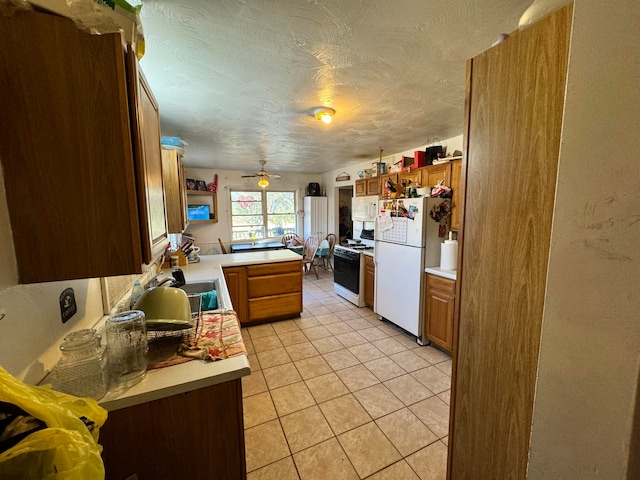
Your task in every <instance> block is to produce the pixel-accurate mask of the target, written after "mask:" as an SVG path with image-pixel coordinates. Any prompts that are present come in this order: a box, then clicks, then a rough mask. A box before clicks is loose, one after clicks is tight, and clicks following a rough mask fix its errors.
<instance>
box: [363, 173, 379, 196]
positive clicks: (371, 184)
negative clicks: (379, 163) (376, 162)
mask: <svg viewBox="0 0 640 480" xmlns="http://www.w3.org/2000/svg"><path fill="white" fill-rule="evenodd" d="M366 180H367V195H379V194H380V177H372V178H367V179H366Z"/></svg>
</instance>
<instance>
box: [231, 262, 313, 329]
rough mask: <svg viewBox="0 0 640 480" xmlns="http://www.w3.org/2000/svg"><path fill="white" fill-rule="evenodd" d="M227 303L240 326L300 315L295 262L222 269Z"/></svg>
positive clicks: (298, 266) (299, 277)
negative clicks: (229, 298) (227, 295)
mask: <svg viewBox="0 0 640 480" xmlns="http://www.w3.org/2000/svg"><path fill="white" fill-rule="evenodd" d="M224 276H225V280H226V282H227V288H228V290H229V295H230V296H231V303H233V307H234V309H235V311H236V313H237V314H238V319H239V320H240V323H241V324H242V325H243V326H247V325H253V324H257V323H263V322H270V321H273V320H285V319H288V318H293V317H296V316H298V315H300V313H301V312H302V263H301V261H299V260H295V261H287V262H281V263H268V264H263V265H247V266H242V267H228V268H224Z"/></svg>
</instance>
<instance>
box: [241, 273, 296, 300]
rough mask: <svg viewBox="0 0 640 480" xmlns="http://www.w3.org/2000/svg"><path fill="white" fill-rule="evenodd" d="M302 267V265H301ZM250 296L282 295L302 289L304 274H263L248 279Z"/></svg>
mask: <svg viewBox="0 0 640 480" xmlns="http://www.w3.org/2000/svg"><path fill="white" fill-rule="evenodd" d="M300 268H301V269H302V267H300ZM247 286H248V296H249V298H255V297H266V296H269V295H280V294H283V293H295V292H298V293H299V292H301V291H302V274H301V273H300V272H298V271H297V272H296V273H282V274H279V275H263V276H261V277H250V278H248V279H247Z"/></svg>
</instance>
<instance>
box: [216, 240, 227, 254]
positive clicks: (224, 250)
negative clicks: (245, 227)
mask: <svg viewBox="0 0 640 480" xmlns="http://www.w3.org/2000/svg"><path fill="white" fill-rule="evenodd" d="M218 243H219V244H220V250H222V253H227V249H226V248H225V246H224V243H222V240H221V239H220V237H218Z"/></svg>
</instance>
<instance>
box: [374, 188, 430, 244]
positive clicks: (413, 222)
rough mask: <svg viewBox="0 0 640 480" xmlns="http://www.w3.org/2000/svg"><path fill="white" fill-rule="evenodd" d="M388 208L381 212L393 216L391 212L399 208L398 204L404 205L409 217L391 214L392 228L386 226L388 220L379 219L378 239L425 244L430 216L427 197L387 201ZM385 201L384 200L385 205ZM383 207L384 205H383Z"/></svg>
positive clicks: (377, 226) (377, 227)
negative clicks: (426, 228)
mask: <svg viewBox="0 0 640 480" xmlns="http://www.w3.org/2000/svg"><path fill="white" fill-rule="evenodd" d="M387 202H388V203H387V208H385V209H384V211H382V212H381V215H383V216H391V215H390V214H391V212H392V211H394V210H397V205H398V203H399V202H402V205H403V206H404V207H405V208H406V209H407V210H408V211H409V216H408V217H394V216H391V224H392V225H393V226H392V228H386V227H385V226H384V225H385V223H389V222H388V221H387V222H382V221H378V224H377V225H376V240H381V241H385V242H393V243H398V244H402V245H409V246H412V247H423V246H424V245H425V240H426V239H425V234H426V232H425V227H426V222H427V219H428V217H429V211H428V210H427V199H426V198H404V199H400V200H393V201H387ZM384 203H385V202H383V205H384ZM381 209H382V207H381Z"/></svg>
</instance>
